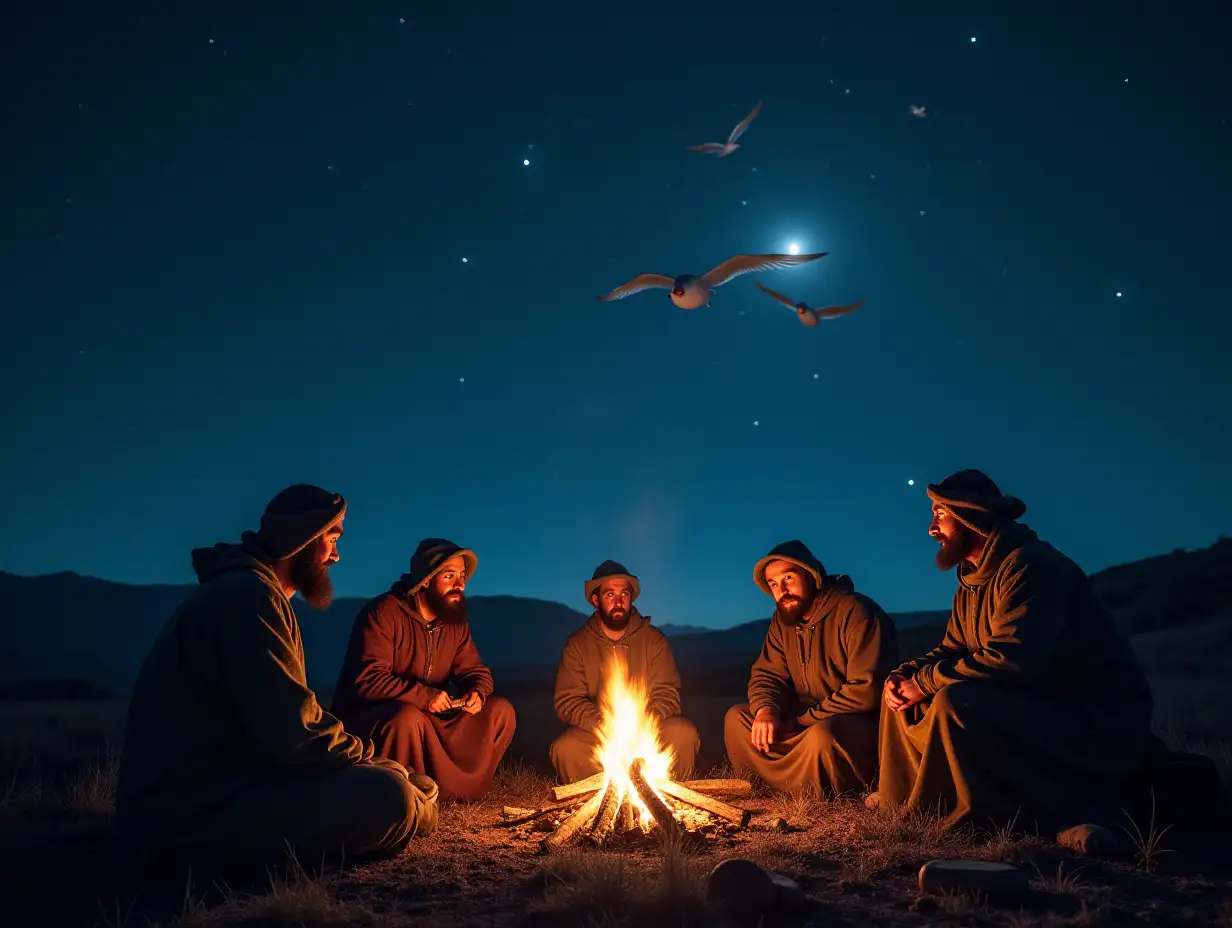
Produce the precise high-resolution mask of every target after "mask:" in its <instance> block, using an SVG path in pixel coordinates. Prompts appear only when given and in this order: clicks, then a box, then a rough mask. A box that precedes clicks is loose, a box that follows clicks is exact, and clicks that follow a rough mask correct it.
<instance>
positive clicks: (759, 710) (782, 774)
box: [723, 541, 898, 797]
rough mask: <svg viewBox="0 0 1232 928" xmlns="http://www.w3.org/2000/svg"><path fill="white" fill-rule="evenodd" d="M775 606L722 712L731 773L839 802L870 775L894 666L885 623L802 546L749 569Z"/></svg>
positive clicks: (780, 549)
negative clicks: (737, 690) (741, 692)
mask: <svg viewBox="0 0 1232 928" xmlns="http://www.w3.org/2000/svg"><path fill="white" fill-rule="evenodd" d="M753 580H754V581H755V582H756V583H757V585H758V586H759V587H760V588H761V589H762V591H763V592H765V593H766V594H767V595H769V596H770V597H772V598H773V599H774V602H775V610H774V615H773V616H772V617H771V619H770V628H769V630H768V631H767V632H766V639H765V643H764V644H763V645H762V649H761V654H760V655H759V656H758V658H757V660H756V661H755V662H754V663H753V669H752V673H751V674H750V676H749V701H748V702H747V703H744V704H741V705H736V706H732V707H731V708H730V709H729V710H727V717H726V718H725V719H724V724H723V737H724V741H725V742H726V745H727V756H728V758H729V759H730V760H731V762H732V766H734V767H735V768H736V769H737V770H740V771H744V772H748V771H752V772H753V773H755V774H757V775H758V776H759V777H761V778H762V779H763V780H765V781H766V783H768V784H769V785H770V786H772V787H774V788H775V789H779V790H783V791H787V792H796V791H799V792H807V793H811V794H813V795H818V796H827V797H833V796H841V795H843V794H844V793H849V792H853V791H856V790H862V789H865V788H867V787H868V786H870V785H871V784H872V782H873V779H874V777H875V775H876V772H877V712H878V709H879V708H880V706H879V702H880V699H881V688H882V683H883V682H884V680H885V678H886V676H887V675H888V674H889V672H890V670H891V668H893V667H894V665H895V664H896V663H898V635H897V631H896V630H895V628H894V623H893V621H891V619H890V617H889V616H888V615H886V613H885V611H884V610H882V608H881V607H880V606H879V605H877V603H875V602H874V601H873V600H872V599H870V598H869V597H867V596H864V595H863V594H860V593H857V592H855V586H854V584H853V583H852V582H851V579H850V578H849V577H847V576H845V575H841V574H838V575H832V574H828V573H826V569H825V566H824V565H823V564H822V563H821V561H820V560H818V558H817V557H816V556H815V555H814V554H813V552H812V551H810V550H809V549H808V547H807V546H806V545H805V544H804V543H803V542H801V541H787V542H784V543H783V544H781V545H778V546H777V547H776V548H774V549H773V550H771V551H770V553H769V554H767V555H766V556H765V557H763V558H762V559H761V560H760V561H758V562H757V564H756V565H755V566H754V568H753Z"/></svg>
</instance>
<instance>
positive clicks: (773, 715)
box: [752, 708, 779, 754]
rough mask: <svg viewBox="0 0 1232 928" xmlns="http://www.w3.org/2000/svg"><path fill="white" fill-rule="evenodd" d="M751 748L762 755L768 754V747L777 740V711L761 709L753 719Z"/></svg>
mask: <svg viewBox="0 0 1232 928" xmlns="http://www.w3.org/2000/svg"><path fill="white" fill-rule="evenodd" d="M752 740H753V748H754V750H757V751H761V753H763V754H769V753H770V746H771V745H772V744H774V742H776V741H778V740H779V713H778V710H777V709H770V708H761V709H758V710H757V715H755V716H754V717H753V732H752Z"/></svg>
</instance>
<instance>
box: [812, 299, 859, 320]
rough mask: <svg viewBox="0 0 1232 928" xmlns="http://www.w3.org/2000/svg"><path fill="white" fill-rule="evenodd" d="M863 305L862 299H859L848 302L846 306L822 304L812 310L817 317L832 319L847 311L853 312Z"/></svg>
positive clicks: (843, 314) (845, 313)
mask: <svg viewBox="0 0 1232 928" xmlns="http://www.w3.org/2000/svg"><path fill="white" fill-rule="evenodd" d="M863 305H864V301H863V300H860V301H858V302H856V303H848V304H847V305H846V306H823V307H822V308H821V309H815V310H813V312H815V313H816V314H817V318H818V319H833V318H835V317H836V316H845V315H847V314H848V313H854V312H855V311H856V310H857V309H859V308H860V307H861V306H863Z"/></svg>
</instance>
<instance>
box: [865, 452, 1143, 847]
mask: <svg viewBox="0 0 1232 928" xmlns="http://www.w3.org/2000/svg"><path fill="white" fill-rule="evenodd" d="M928 495H929V498H930V499H931V500H932V515H933V517H932V524H931V525H930V526H929V534H930V535H931V536H932V537H933V538H934V539H936V540H937V542H938V543H939V544H940V545H941V548H940V550H939V551H938V553H937V566H938V567H940V568H941V569H942V570H949V569H951V568H955V567H956V568H957V573H958V591H957V593H955V595H954V606H953V610H952V612H951V614H950V620H949V623H948V625H947V626H946V630H945V636H944V638H943V639H942V641H941V644H940V645H938V646H937V647H936V648H934V649H933V650H932V651H929V652H928V653H927V654H925V655H924V656H923V657H921V658H918V659H916V660H913V661H908V662H907V663H905V664H903V665H902V666H901V667H899V668H898V669H897V670H896V671H895V672H894V673H892V674H891V675H890V676H889V678H888V679H887V680H886V684H885V694H884V699H883V708H882V714H881V749H880V760H881V773H880V781H879V784H878V789H877V793H876V794H874V796H871V797H870V799H869V804H870V805H876V804H886V805H891V806H907V807H908V808H910V809H918V810H922V811H927V812H932V811H934V810H935V809H936V808H937V807H938V806H939V807H940V809H941V811H942V812H943V814H944V815H945V817H946V822H947V823H949V824H950V825H958V824H962V823H966V822H973V823H974V824H976V825H980V826H984V825H987V824H989V823H990V822H1006V821H1011V820H1014V819H1015V818H1016V819H1017V821H1018V824H1019V826H1020V827H1021V826H1030V825H1032V824H1034V825H1037V826H1038V827H1042V828H1057V829H1060V828H1063V827H1069V826H1071V825H1076V824H1086V823H1089V822H1092V821H1096V822H1103V823H1108V822H1110V821H1111V818H1110V817H1117V818H1119V816H1120V812H1119V809H1120V808H1121V807H1122V805H1123V804H1124V803H1125V802H1126V799H1127V797H1126V789H1127V788H1128V784H1129V781H1130V779H1131V778H1132V777H1133V776H1134V775H1135V774H1136V773H1138V772H1139V770H1140V769H1141V767H1142V765H1143V763H1144V761H1145V756H1146V748H1147V740H1148V735H1149V726H1150V719H1151V711H1152V705H1153V700H1152V697H1151V691H1150V688H1149V686H1148V684H1147V680H1146V676H1145V674H1144V673H1143V671H1142V668H1141V666H1140V665H1139V663H1138V659H1137V657H1136V656H1135V655H1134V652H1133V649H1132V648H1131V646H1130V644H1129V641H1128V639H1127V638H1126V637H1125V636H1124V635H1123V634H1122V633H1121V632H1120V630H1119V629H1118V628H1117V626H1116V624H1115V621H1114V619H1113V617H1112V615H1111V613H1109V612H1108V610H1107V609H1106V608H1105V607H1104V606H1103V605H1102V604H1101V603H1100V601H1099V599H1098V597H1097V596H1096V595H1095V592H1094V590H1093V589H1092V587H1091V583H1090V581H1089V580H1088V579H1087V575H1086V574H1085V573H1084V572H1083V571H1082V569H1081V568H1080V567H1078V565H1077V564H1075V563H1074V562H1073V561H1071V560H1070V559H1069V558H1068V557H1066V556H1065V555H1064V554H1062V553H1061V552H1059V551H1058V550H1057V549H1056V548H1054V547H1053V546H1052V545H1050V544H1048V543H1047V542H1044V541H1041V540H1040V539H1039V537H1038V536H1037V535H1036V533H1035V532H1034V531H1032V530H1031V529H1030V528H1029V527H1027V526H1026V525H1024V524H1022V523H1021V522H1019V521H1018V519H1019V517H1020V516H1022V515H1023V513H1024V512H1025V511H1026V508H1027V507H1026V505H1025V504H1024V503H1023V502H1022V500H1020V499H1017V498H1016V497H1013V496H1007V495H1005V494H1003V493H1002V492H1001V490H1000V488H998V486H997V485H996V484H995V483H993V481H992V480H991V479H989V478H988V476H987V475H985V474H983V473H981V472H980V471H978V470H963V471H959V472H958V473H956V474H952V475H951V476H949V477H946V478H945V479H944V480H942V481H941V482H940V483H938V484H933V485H930V486H929V487H928Z"/></svg>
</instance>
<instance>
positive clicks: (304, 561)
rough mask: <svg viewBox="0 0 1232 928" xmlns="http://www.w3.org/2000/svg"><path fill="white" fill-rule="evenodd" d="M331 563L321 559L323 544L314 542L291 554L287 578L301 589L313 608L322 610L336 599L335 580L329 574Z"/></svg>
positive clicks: (300, 593)
mask: <svg viewBox="0 0 1232 928" xmlns="http://www.w3.org/2000/svg"><path fill="white" fill-rule="evenodd" d="M329 568H330V565H329V563H323V562H322V561H321V546H320V543H319V542H313V543H312V544H310V545H309V546H308V547H307V548H304V550H302V551H298V552H296V553H295V554H293V555H292V556H291V563H290V565H289V566H288V568H287V579H289V580H290V581H291V585H292V586H293V587H295V589H297V590H299V595H300V596H302V597H303V599H304V602H306V603H307V604H308V605H309V606H310V607H311V608H313V609H316V610H317V611H320V610H322V609H326V608H328V607H329V604H330V603H332V602H333V601H334V582H333V580H331V579H330V576H329Z"/></svg>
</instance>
